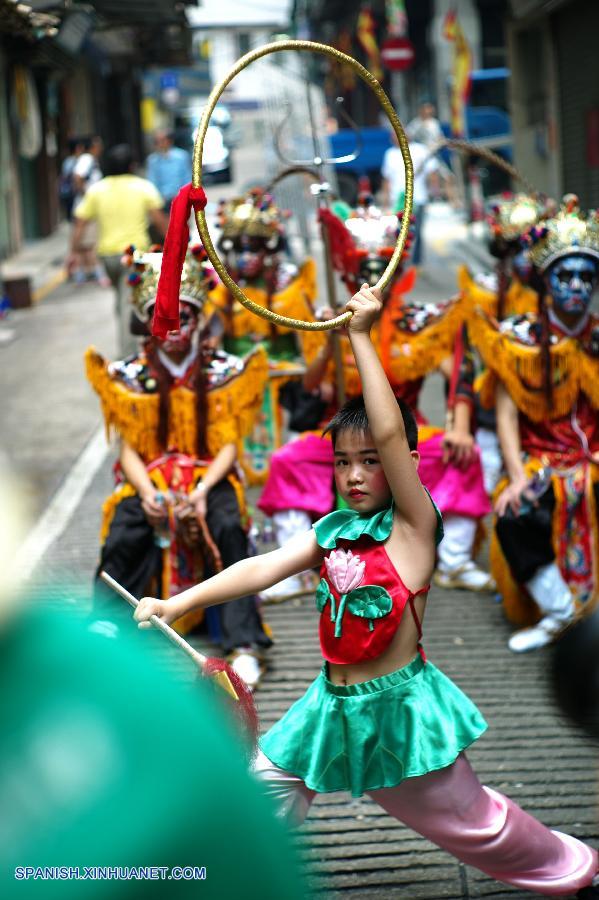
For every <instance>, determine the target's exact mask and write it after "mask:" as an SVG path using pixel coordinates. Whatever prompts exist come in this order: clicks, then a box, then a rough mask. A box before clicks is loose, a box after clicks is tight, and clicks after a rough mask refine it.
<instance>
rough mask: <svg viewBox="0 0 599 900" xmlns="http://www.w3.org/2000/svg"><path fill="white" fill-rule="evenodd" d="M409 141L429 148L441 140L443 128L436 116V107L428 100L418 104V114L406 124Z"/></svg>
mask: <svg viewBox="0 0 599 900" xmlns="http://www.w3.org/2000/svg"><path fill="white" fill-rule="evenodd" d="M406 135H407V137H408V140H409V141H417V142H418V143H419V144H424V146H425V147H428V148H429V150H430V149H431V148H432V147H435V146H436V145H437V144H438V143H439V142H440V141H442V140H443V136H444V135H443V129H442V128H441V123H440V122H439V120H438V118H437V116H436V109H435V107H434V105H433V104H432V103H430V102H429V101H428V100H427V101H426V102H425V103H421V104H420V108H419V110H418V115H417V116H415V117H414V118H413V119H411V120H410V121H409V122H408V124H407V125H406Z"/></svg>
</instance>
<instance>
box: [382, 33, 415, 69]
mask: <svg viewBox="0 0 599 900" xmlns="http://www.w3.org/2000/svg"><path fill="white" fill-rule="evenodd" d="M415 58H416V54H415V52H414V45H413V44H412V42H411V41H409V40H408V39H407V38H405V37H393V38H388V40H386V41H384V43H383V44H382V45H381V62H382V63H383V65H384V66H386V67H387V68H388V69H392V70H395V71H402V70H405V69H409V68H410V66H412V65H413V64H414V59H415Z"/></svg>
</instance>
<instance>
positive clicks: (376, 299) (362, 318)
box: [347, 284, 383, 334]
mask: <svg viewBox="0 0 599 900" xmlns="http://www.w3.org/2000/svg"><path fill="white" fill-rule="evenodd" d="M382 308H383V304H382V301H381V292H380V290H379V289H378V288H371V287H368V285H367V284H363V285H362V287H361V288H360V290H359V291H358V293H357V294H354V296H353V297H352V298H351V300H350V301H349V302H348V304H347V309H349V310H351V311H352V313H353V315H352V317H351V319H350V320H349V322H348V325H347V328H348V331H349V332H350V334H369V332H370V329H371V328H372V326H373V324H374V322H375V321H376V320H377V319H378V317H379V316H380V314H381V310H382Z"/></svg>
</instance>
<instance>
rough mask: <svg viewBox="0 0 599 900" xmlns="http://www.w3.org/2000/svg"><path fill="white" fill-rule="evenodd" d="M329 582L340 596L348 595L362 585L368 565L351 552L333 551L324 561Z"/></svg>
mask: <svg viewBox="0 0 599 900" xmlns="http://www.w3.org/2000/svg"><path fill="white" fill-rule="evenodd" d="M324 562H325V565H326V567H327V575H328V576H329V581H330V582H331V584H332V585H333V587H334V588H335V590H336V591H337V592H338V593H339V594H340V595H342V594H348V593H349V592H350V591H353V589H354V588H357V587H358V585H360V584H362V582H363V580H364V569H365V568H366V563H365V562H362V561H361V559H360V557H359V556H354V554H353V553H352V552H351V550H333V551H332V552H331V553H330V554H329V555H328V556H325V559H324Z"/></svg>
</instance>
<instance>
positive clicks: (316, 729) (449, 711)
mask: <svg viewBox="0 0 599 900" xmlns="http://www.w3.org/2000/svg"><path fill="white" fill-rule="evenodd" d="M381 307H382V304H381V301H380V295H379V292H378V291H376V290H371V289H369V288H368V286H367V285H363V286H362V288H361V290H360V291H359V292H358V293H357V294H355V295H354V297H353V298H352V300H350V302H349V303H348V309H349V310H351V312H352V313H353V315H352V318H351V320H350V322H349V325H348V330H349V335H350V340H351V346H352V350H353V354H354V358H355V361H356V365H357V368H358V371H359V374H360V377H361V380H362V385H363V390H364V396H363V398H358V399H357V400H353V401H350V403H349V404H346V406H345V407H343V408H342V409H341V411H340V412H339V414H338V415H336V416H335V417H334V419H333V420H332V422H331V423H330V425H329V429H328V430H329V432H330V434H331V437H332V441H333V448H334V454H335V479H336V485H337V490H338V491H339V493H340V495H341V497H342V498H343V500H345V501H346V503H347V505H348V509H342V510H337V511H336V512H333V513H330V514H329V515H328V516H325V517H324V519H321V520H320V521H319V522H317V523H316V524H315V525H314V527H313V529H312V530H311V531H310V532H308V534H307V535H304V536H301V537H299V538H298V539H297V540H296V541H294V542H293V543H292V544H289V545H287V546H286V547H283V548H281V549H279V550H275V551H273V552H272V553H268V554H265V555H264V556H260V557H254V558H252V559H247V560H244V561H243V562H240V563H237V564H236V565H234V566H232V567H231V568H229V569H228V570H226V571H224V572H222V573H221V574H220V575H217V576H215V577H214V578H212V579H209V580H208V581H207V582H204V583H203V584H201V585H199V586H197V587H194V588H190V589H189V590H187V591H185V592H183V593H182V594H179V595H178V596H176V597H173V598H172V599H171V600H170V601H166V602H161V601H158V600H155V599H153V598H144V599H143V600H142V601H141V603H140V605H139V607H138V608H137V610H136V612H135V618H136V619H137V620H138V621H139V622H140V624H141V626H142V627H146V628H149V627H150V623H149V622H148V620H149V618H150V617H151V616H152V615H154V614H156V615H158V616H160V617H161V618H162V619H163V620H164V621H166V622H171V621H173V620H174V619H176V618H177V617H179V616H180V615H181V614H182V613H184V612H186V611H188V610H190V609H193V608H203V607H207V606H210V605H212V604H216V603H224V602H226V601H228V600H231V599H233V598H234V597H237V596H239V595H240V594H243V593H245V592H247V591H248V590H251V591H261V590H264V589H265V588H266V587H268V586H270V585H272V584H273V583H274V582H276V581H280V580H282V579H283V578H286V577H289V576H290V575H292V574H295V573H297V572H300V571H302V570H304V569H306V568H311V567H315V566H320V574H321V581H320V584H319V587H318V590H317V592H316V606H317V609H318V611H319V612H320V642H321V648H322V652H323V656H324V659H325V664H324V667H323V670H322V672H321V674H320V675H319V677H318V678H317V679H316V680H315V681H314V682H313V684H312V685H311V686H310V687H309V688H308V691H307V692H306V694H305V695H304V696H303V697H302V698H300V700H298V701H297V702H296V703H295V704H294V705H293V706H292V707H291V709H290V710H288V712H287V713H286V714H285V715H284V716H283V718H282V719H281V720H280V721H279V722H278V723H276V724H275V725H274V726H273V727H272V728H271V729H270V731H269V732H268V733H267V734H266V735H265V736H264V737H263V738H262V739H261V742H260V745H261V752H260V753H259V756H258V758H257V760H256V762H255V765H254V767H255V771H256V774H257V776H258V778H259V779H260V780H261V781H262V783H263V785H264V787H265V790H266V792H267V793H269V794H270V795H271V796H272V798H273V799H275V800H276V801H277V802H278V803H279V805H280V813H281V815H282V816H284V817H286V818H288V819H289V820H295V822H300V821H302V820H303V818H304V817H305V815H306V814H307V811H308V809H309V807H310V804H311V802H312V800H313V798H314V796H315V794H316V793H328V792H333V791H339V790H347V791H349V792H350V793H351V794H352V795H353V796H354V797H359V796H361V795H362V794H364V793H366V794H369V795H370V796H371V797H372V799H374V800H375V801H376V802H377V803H379V804H380V805H381V806H382V807H383V809H385V810H386V811H387V812H388V813H389V814H390V815H392V816H393V817H395V818H396V819H398V820H400V821H402V822H404V823H405V824H407V825H409V826H410V827H412V828H413V829H414V830H415V831H418V832H419V833H420V834H422V835H423V836H425V837H426V838H428V839H429V840H431V841H433V842H435V843H436V844H437V845H438V846H440V847H442V848H444V849H445V850H448V851H449V852H450V853H452V854H453V855H454V856H456V857H457V858H458V859H459V860H461V861H462V862H464V863H466V864H468V865H472V866H476V867H477V868H479V869H481V870H482V871H483V872H485V873H487V874H488V875H490V876H491V877H493V878H496V879H498V880H500V881H504V882H506V883H507V884H511V885H514V886H516V887H519V888H522V889H527V890H531V891H536V892H537V893H540V894H545V895H547V896H559V895H564V894H569V893H573V892H575V891H579V892H580V893H579V897H580V898H584V900H591V898H599V876H598V875H597V867H598V858H597V853H596V851H595V850H593V849H592V848H590V847H588V846H587V845H585V844H583V843H582V842H580V841H578V840H576V839H574V838H572V837H569V836H568V835H566V834H562V833H560V832H555V831H550V830H549V829H547V828H546V827H545V826H544V825H542V824H541V823H540V822H538V821H537V820H536V819H534V818H533V817H532V816H530V815H528V814H527V813H525V812H524V811H523V810H522V809H520V808H519V807H518V806H517V805H516V804H515V803H514V802H513V801H511V800H509V799H508V798H507V797H505V796H503V795H502V794H499V793H498V792H497V791H494V790H491V789H490V788H486V787H483V786H482V785H481V784H480V782H479V780H478V778H477V777H476V775H475V774H474V772H473V771H472V769H471V767H470V764H469V762H468V760H467V758H466V756H465V755H464V750H465V749H466V748H467V747H468V746H469V745H470V744H471V743H473V741H475V740H476V739H477V738H478V737H480V735H481V734H482V733H483V732H484V731H485V728H486V723H485V721H484V719H483V718H482V716H481V714H480V712H479V711H478V710H477V708H476V707H475V706H474V704H473V703H472V702H471V701H470V700H469V698H468V697H466V696H465V694H463V693H462V691H461V690H460V689H459V688H458V687H457V686H456V685H455V684H454V683H453V682H452V681H451V680H450V679H449V678H447V677H446V676H445V675H443V673H442V672H440V671H439V670H438V669H437V668H436V667H435V666H434V665H433V664H432V663H430V662H428V661H427V658H426V655H425V652H424V649H423V647H422V644H421V638H422V625H421V623H422V618H423V614H424V610H425V605H426V596H427V592H428V582H429V579H430V576H431V575H432V572H433V569H434V565H435V553H436V543H438V541H439V539H440V537H441V534H442V526H441V521H440V514H439V512H438V510H437V509H436V507H434V505H433V503H432V501H431V499H430V495H428V494H427V492H426V491H425V489H424V488H423V486H422V484H421V482H420V480H419V477H418V471H417V470H418V461H419V458H418V450H417V430H416V424H415V421H414V418H413V416H412V415H411V413H410V411H409V408H408V407H407V406H406V405H403V404H402V405H398V403H397V401H396V399H395V396H394V394H393V391H392V389H391V386H390V385H389V383H388V381H387V378H386V376H385V373H384V370H383V368H382V365H381V362H380V360H379V358H378V356H377V354H376V351H375V349H374V346H373V344H372V341H371V338H370V330H371V327H372V325H373V323H374V321H375V319H376V318H377V317H378V315H379V314H380V311H381ZM400 572H401V576H400V574H399V573H400ZM593 882H595V883H596V885H597V886H593Z"/></svg>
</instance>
